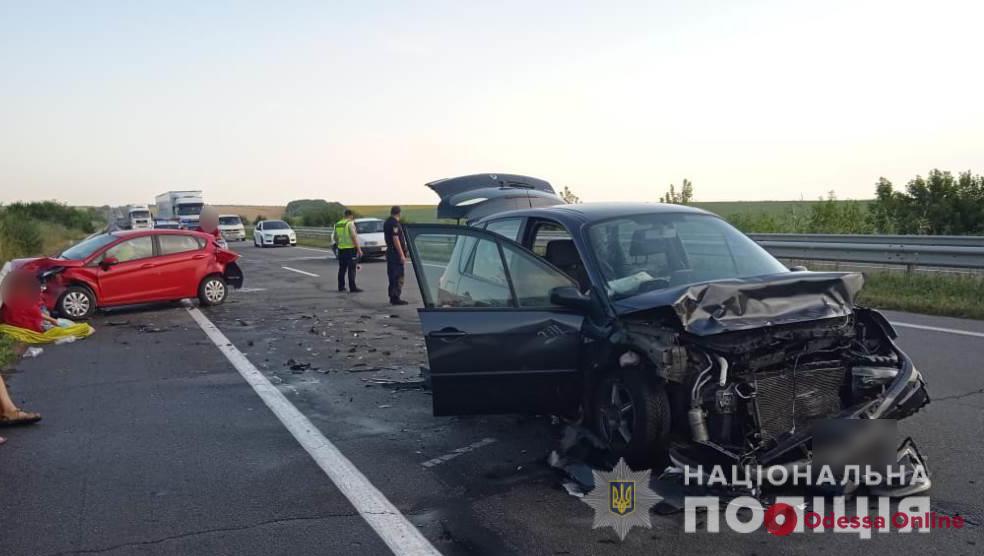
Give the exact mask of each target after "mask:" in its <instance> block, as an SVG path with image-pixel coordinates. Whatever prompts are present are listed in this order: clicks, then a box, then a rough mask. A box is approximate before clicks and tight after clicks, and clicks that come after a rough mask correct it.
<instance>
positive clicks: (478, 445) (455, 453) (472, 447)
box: [420, 438, 495, 467]
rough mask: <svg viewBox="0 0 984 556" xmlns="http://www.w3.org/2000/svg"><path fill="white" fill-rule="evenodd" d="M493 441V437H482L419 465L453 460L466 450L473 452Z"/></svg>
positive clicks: (432, 464) (427, 465) (429, 465)
mask: <svg viewBox="0 0 984 556" xmlns="http://www.w3.org/2000/svg"><path fill="white" fill-rule="evenodd" d="M493 442H495V439H494V438H483V439H481V440H479V441H478V442H472V443H471V444H469V445H467V446H464V447H462V448H458V449H455V450H452V451H451V452H449V453H447V454H444V455H443V456H438V457H436V458H434V459H429V460H427V461H425V462H424V463H421V464H420V465H423V466H424V467H434V466H435V465H441V464H442V463H445V462H448V461H451V460H453V459H454V458H456V457H458V456H461V455H464V454H467V453H468V452H473V451H475V450H477V449H479V448H481V447H482V446H488V445H489V444H492V443H493Z"/></svg>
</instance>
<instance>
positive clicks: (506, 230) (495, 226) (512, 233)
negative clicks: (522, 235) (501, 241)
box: [485, 218, 523, 241]
mask: <svg viewBox="0 0 984 556" xmlns="http://www.w3.org/2000/svg"><path fill="white" fill-rule="evenodd" d="M522 223H523V219H522V218H504V219H502V220H496V221H495V222H489V223H488V224H486V226H485V229H486V230H488V231H490V232H492V233H494V234H499V235H500V236H502V237H504V238H508V239H511V240H513V241H517V240H518V239H519V228H520V225H522Z"/></svg>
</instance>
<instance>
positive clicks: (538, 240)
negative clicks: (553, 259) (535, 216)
mask: <svg viewBox="0 0 984 556" xmlns="http://www.w3.org/2000/svg"><path fill="white" fill-rule="evenodd" d="M557 239H571V234H569V233H567V229H566V228H564V227H563V226H561V225H560V224H557V223H556V222H538V223H537V224H536V225H535V226H534V228H533V240H532V245H533V248H532V249H530V250H531V251H533V252H534V253H536V254H537V255H540V256H541V257H545V256H546V255H547V244H548V243H550V242H551V241H554V240H557Z"/></svg>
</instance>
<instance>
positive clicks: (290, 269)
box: [280, 266, 319, 278]
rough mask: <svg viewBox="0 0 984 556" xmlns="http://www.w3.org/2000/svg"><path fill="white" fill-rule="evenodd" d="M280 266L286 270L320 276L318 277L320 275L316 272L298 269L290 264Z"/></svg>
mask: <svg viewBox="0 0 984 556" xmlns="http://www.w3.org/2000/svg"><path fill="white" fill-rule="evenodd" d="M280 268H282V269H284V270H289V271H291V272H296V273H298V274H303V275H305V276H314V277H315V278H318V277H319V276H318V275H317V274H315V273H313V272H308V271H306V270H298V269H296V268H291V267H289V266H282V267H280Z"/></svg>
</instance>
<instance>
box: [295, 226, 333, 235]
mask: <svg viewBox="0 0 984 556" xmlns="http://www.w3.org/2000/svg"><path fill="white" fill-rule="evenodd" d="M294 232H296V233H297V235H299V236H302V235H303V236H311V237H315V238H323V237H331V233H332V228H298V227H295V228H294Z"/></svg>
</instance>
